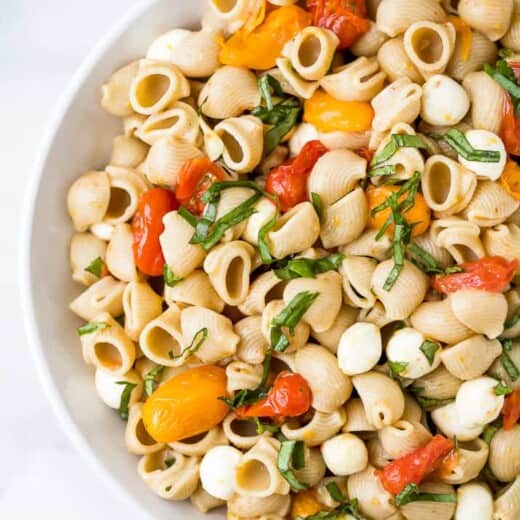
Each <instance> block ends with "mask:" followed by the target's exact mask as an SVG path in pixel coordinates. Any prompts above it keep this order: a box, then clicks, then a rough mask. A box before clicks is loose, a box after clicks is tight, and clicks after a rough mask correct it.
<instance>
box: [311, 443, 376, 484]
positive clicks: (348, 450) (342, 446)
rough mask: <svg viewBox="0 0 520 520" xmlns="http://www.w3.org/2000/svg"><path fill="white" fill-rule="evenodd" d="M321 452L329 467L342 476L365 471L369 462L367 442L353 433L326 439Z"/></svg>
mask: <svg viewBox="0 0 520 520" xmlns="http://www.w3.org/2000/svg"><path fill="white" fill-rule="evenodd" d="M321 454H322V455H323V460H324V461H325V464H326V465H327V468H329V470H330V471H331V472H332V473H334V475H338V476H341V477H343V476H347V475H353V474H354V473H358V472H359V471H363V470H364V469H365V468H366V467H367V464H368V451H367V448H366V446H365V443H364V442H363V441H362V440H361V439H360V438H359V437H357V436H356V435H354V434H352V433H342V434H341V435H336V436H335V437H332V439H329V440H327V441H325V442H324V443H323V444H322V446H321Z"/></svg>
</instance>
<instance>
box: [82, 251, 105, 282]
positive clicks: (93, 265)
mask: <svg viewBox="0 0 520 520" xmlns="http://www.w3.org/2000/svg"><path fill="white" fill-rule="evenodd" d="M104 265H105V262H103V259H102V258H101V257H100V256H98V257H97V258H96V259H95V260H92V262H90V264H89V265H88V266H87V267H85V271H87V272H88V273H90V274H93V275H94V276H97V277H98V278H101V275H102V274H103V267H104Z"/></svg>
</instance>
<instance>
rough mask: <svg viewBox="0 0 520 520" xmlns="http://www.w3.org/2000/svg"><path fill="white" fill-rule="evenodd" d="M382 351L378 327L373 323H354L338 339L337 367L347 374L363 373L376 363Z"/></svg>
mask: <svg viewBox="0 0 520 520" xmlns="http://www.w3.org/2000/svg"><path fill="white" fill-rule="evenodd" d="M382 353H383V345H382V341H381V331H380V330H379V327H377V326H376V325H374V324H373V323H355V324H354V325H352V327H349V328H348V329H347V330H346V331H345V332H344V333H343V335H342V336H341V338H340V340H339V346H338V353H337V356H338V364H339V368H340V369H341V370H342V371H343V372H344V373H345V374H347V375H349V376H354V375H356V374H363V373H364V372H368V371H369V370H372V368H374V367H375V366H376V365H377V362H378V361H379V358H380V357H381V354H382Z"/></svg>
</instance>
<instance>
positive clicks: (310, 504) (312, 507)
mask: <svg viewBox="0 0 520 520" xmlns="http://www.w3.org/2000/svg"><path fill="white" fill-rule="evenodd" d="M325 509H326V508H325V506H324V505H323V504H321V503H320V502H318V499H317V498H316V492H315V491H314V490H313V489H306V490H304V491H300V492H299V493H296V494H295V495H294V497H293V501H292V505H291V518H292V520H296V519H297V518H307V517H308V516H312V515H315V514H316V513H319V512H320V511H324V510H325Z"/></svg>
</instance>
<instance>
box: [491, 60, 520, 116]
mask: <svg viewBox="0 0 520 520" xmlns="http://www.w3.org/2000/svg"><path fill="white" fill-rule="evenodd" d="M495 67H496V68H493V67H492V66H491V65H489V64H488V63H486V64H485V65H484V72H486V73H487V74H488V75H489V76H491V77H492V78H493V79H494V80H495V81H496V82H497V83H498V84H499V85H500V86H501V87H502V88H504V89H505V90H507V92H508V93H509V94H510V95H511V101H512V102H513V105H514V107H515V113H516V115H518V112H519V101H520V87H519V86H518V84H517V80H516V76H515V73H514V71H513V70H512V69H511V67H509V65H508V64H507V62H506V61H504V60H498V61H497V62H496V64H495Z"/></svg>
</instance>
